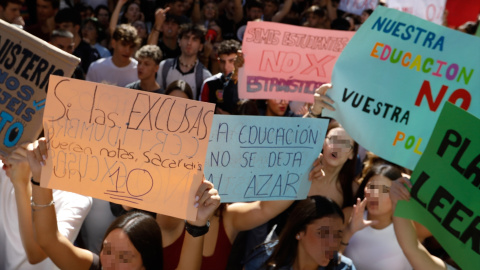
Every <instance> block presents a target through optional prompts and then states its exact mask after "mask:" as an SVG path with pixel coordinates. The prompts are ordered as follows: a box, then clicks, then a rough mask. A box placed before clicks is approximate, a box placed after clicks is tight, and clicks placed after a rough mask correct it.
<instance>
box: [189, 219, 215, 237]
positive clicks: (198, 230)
mask: <svg viewBox="0 0 480 270" xmlns="http://www.w3.org/2000/svg"><path fill="white" fill-rule="evenodd" d="M209 228H210V220H207V224H205V226H201V227H199V226H195V225H192V224H190V223H188V222H187V220H185V230H186V231H187V232H188V233H189V234H190V235H191V236H193V237H198V236H202V235H204V234H206V233H207V232H208V229H209Z"/></svg>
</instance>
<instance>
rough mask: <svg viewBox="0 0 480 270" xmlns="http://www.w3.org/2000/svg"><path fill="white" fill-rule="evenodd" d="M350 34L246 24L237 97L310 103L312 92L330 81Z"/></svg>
mask: <svg viewBox="0 0 480 270" xmlns="http://www.w3.org/2000/svg"><path fill="white" fill-rule="evenodd" d="M354 33H355V32H349V31H336V30H323V29H313V28H308V27H301V26H293V25H286V24H280V23H272V22H248V25H247V29H246V31H245V36H244V38H243V44H242V50H243V54H244V57H245V64H244V66H243V68H241V69H240V70H239V80H238V94H239V97H240V98H242V99H286V100H296V101H303V102H313V93H314V92H315V89H316V88H317V87H319V86H320V85H321V84H322V83H325V82H329V81H330V80H331V76H332V70H333V66H334V65H335V62H336V61H337V58H338V56H339V55H340V53H341V52H342V50H343V48H345V46H346V45H347V43H348V42H349V41H350V39H351V38H352V36H353V35H354Z"/></svg>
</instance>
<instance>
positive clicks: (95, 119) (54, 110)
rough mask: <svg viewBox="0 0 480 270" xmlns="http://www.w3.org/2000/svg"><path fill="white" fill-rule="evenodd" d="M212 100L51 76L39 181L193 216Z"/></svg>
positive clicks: (210, 119)
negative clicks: (45, 157) (46, 155)
mask: <svg viewBox="0 0 480 270" xmlns="http://www.w3.org/2000/svg"><path fill="white" fill-rule="evenodd" d="M213 112H214V104H211V103H206V102H199V101H193V100H189V99H183V98H177V97H173V96H165V95H160V94H155V93H150V92H146V91H137V90H132V89H126V88H121V87H117V86H112V85H105V84H100V83H93V82H87V81H80V80H74V79H68V78H62V77H58V76H51V77H50V84H49V90H48V96H47V102H46V107H45V115H44V120H43V124H44V128H45V136H46V138H47V139H48V143H49V159H48V160H47V164H46V166H45V167H44V169H43V170H42V178H41V185H42V186H44V187H48V188H56V189H61V190H66V191H72V192H75V193H79V194H83V195H87V196H92V197H95V198H98V199H103V200H107V201H111V202H115V203H118V204H125V205H128V206H131V207H134V208H140V209H144V210H148V211H152V212H156V213H162V214H165V215H170V216H174V217H178V218H182V219H185V218H187V219H190V220H195V218H196V212H197V211H196V208H194V206H193V205H194V198H195V192H196V191H197V188H198V186H199V185H200V183H201V182H202V179H203V163H204V160H205V155H206V152H207V144H208V138H209V135H210V125H211V123H212V118H213Z"/></svg>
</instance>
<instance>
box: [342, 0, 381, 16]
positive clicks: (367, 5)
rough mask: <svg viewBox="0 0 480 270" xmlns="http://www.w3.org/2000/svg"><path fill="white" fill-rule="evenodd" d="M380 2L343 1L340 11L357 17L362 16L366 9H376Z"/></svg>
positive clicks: (364, 0) (362, 0)
mask: <svg viewBox="0 0 480 270" xmlns="http://www.w3.org/2000/svg"><path fill="white" fill-rule="evenodd" d="M377 4H378V0H341V1H340V5H339V6H338V9H340V10H343V11H345V12H348V13H353V14H356V15H362V12H363V11H364V10H365V9H375V8H376V7H377Z"/></svg>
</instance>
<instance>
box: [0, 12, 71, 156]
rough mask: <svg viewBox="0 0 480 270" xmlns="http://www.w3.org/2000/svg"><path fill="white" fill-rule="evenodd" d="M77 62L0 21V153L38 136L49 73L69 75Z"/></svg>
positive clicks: (7, 152) (62, 52)
mask: <svg viewBox="0 0 480 270" xmlns="http://www.w3.org/2000/svg"><path fill="white" fill-rule="evenodd" d="M79 62H80V59H79V58H77V57H75V56H73V55H70V54H67V53H66V52H64V51H62V50H59V49H58V48H56V47H54V46H52V45H50V44H48V43H46V42H45V41H43V40H41V39H39V38H37V37H35V36H33V35H31V34H29V33H27V32H26V31H23V30H22V29H19V28H18V27H15V26H12V25H10V24H8V23H7V22H5V21H3V20H0V152H2V153H3V154H4V155H6V154H9V153H10V152H11V151H13V149H14V148H15V146H17V145H20V144H22V143H25V142H32V141H34V140H36V139H37V138H38V136H39V135H40V132H41V130H42V116H43V108H44V107H45V97H46V90H47V85H48V78H49V76H50V74H55V75H61V76H68V77H69V76H71V75H72V73H73V71H74V70H75V66H77V64H78V63H79Z"/></svg>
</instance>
